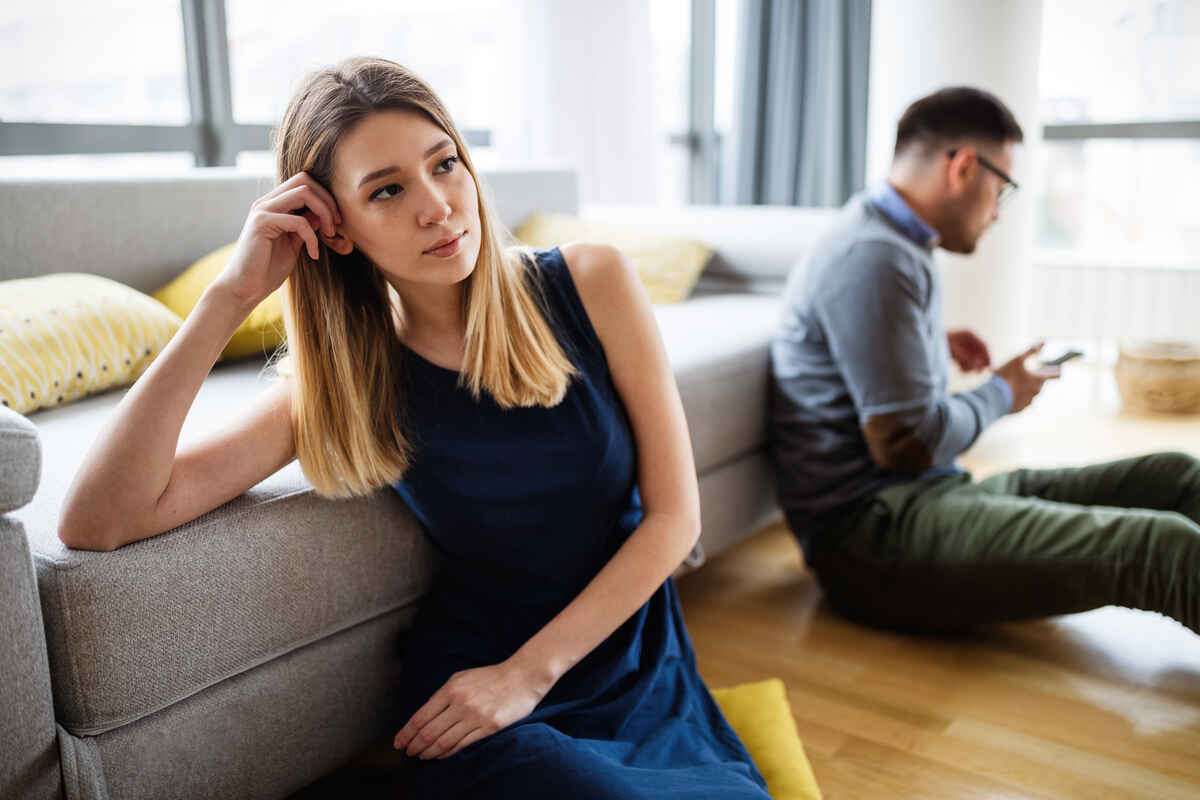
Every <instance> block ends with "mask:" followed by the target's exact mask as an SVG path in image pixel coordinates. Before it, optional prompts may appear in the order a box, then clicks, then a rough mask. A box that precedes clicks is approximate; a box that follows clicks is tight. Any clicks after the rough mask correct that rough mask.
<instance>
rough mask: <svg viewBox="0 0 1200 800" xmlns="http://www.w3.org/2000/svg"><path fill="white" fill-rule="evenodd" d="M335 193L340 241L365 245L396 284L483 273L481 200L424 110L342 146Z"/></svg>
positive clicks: (385, 118)
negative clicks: (479, 267) (478, 263)
mask: <svg viewBox="0 0 1200 800" xmlns="http://www.w3.org/2000/svg"><path fill="white" fill-rule="evenodd" d="M330 188H331V190H332V193H333V196H334V199H335V200H336V201H337V204H338V210H339V211H340V212H341V215H342V224H341V225H339V226H337V234H338V235H337V236H335V237H334V238H333V239H330V238H329V237H326V236H324V235H323V234H322V235H321V239H322V241H324V242H325V244H326V245H328V246H329V247H331V248H333V249H334V250H335V251H337V252H339V253H342V254H343V255H345V254H348V253H349V252H351V251H352V250H353V249H354V248H355V247H358V248H359V249H360V250H361V251H362V252H363V253H365V254H366V255H367V257H368V258H370V259H371V261H373V262H374V263H375V264H377V265H378V266H379V268H380V269H381V270H382V271H383V272H384V274H385V276H387V277H389V278H396V279H400V280H402V281H411V282H414V283H428V284H438V285H449V284H453V283H457V282H459V281H461V280H463V279H464V278H466V277H467V276H468V275H470V274H471V271H472V270H473V269H474V268H475V260H476V258H477V257H478V255H479V242H480V236H479V196H478V192H477V191H476V188H475V181H474V180H473V179H472V178H471V173H470V172H468V171H467V168H466V167H464V166H463V165H462V163H461V162H460V161H459V160H458V149H457V148H456V147H455V145H454V140H453V139H451V138H450V137H449V136H448V135H447V134H446V132H445V131H443V130H442V129H441V128H439V127H438V126H437V125H435V124H434V123H433V122H431V121H430V120H429V118H428V117H426V116H425V115H424V114H422V113H421V112H419V111H410V110H388V111H380V112H378V113H375V114H372V115H370V116H369V117H366V118H364V119H363V120H362V121H361V122H359V123H358V124H357V125H355V126H354V128H352V129H351V130H350V132H349V133H347V134H346V135H345V136H343V137H342V139H341V141H340V142H339V143H338V146H337V151H336V152H335V153H334V164H333V179H332V185H331V187H330Z"/></svg>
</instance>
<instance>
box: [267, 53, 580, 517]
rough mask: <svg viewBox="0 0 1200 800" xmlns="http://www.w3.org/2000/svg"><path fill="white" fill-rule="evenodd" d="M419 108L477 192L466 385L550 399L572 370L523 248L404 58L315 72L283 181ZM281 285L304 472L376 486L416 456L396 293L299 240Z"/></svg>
mask: <svg viewBox="0 0 1200 800" xmlns="http://www.w3.org/2000/svg"><path fill="white" fill-rule="evenodd" d="M389 109H406V110H417V111H421V112H423V113H424V114H425V115H426V116H428V117H429V119H430V120H431V121H433V122H434V124H436V125H437V126H438V127H440V128H441V129H442V130H443V131H445V132H446V134H447V135H448V136H449V137H450V138H451V139H452V140H453V141H454V145H455V147H457V148H458V156H459V161H460V163H461V165H462V166H463V167H465V168H466V169H467V171H468V172H469V173H470V174H471V177H472V179H473V180H474V181H475V186H476V189H477V190H478V191H477V194H478V196H479V223H480V231H479V233H480V246H479V257H478V259H477V260H476V262H475V269H474V271H473V272H472V273H471V275H470V276H469V277H467V279H466V280H465V282H464V283H465V290H464V292H463V311H464V313H465V315H466V321H467V325H466V353H465V356H464V358H463V364H462V369H461V371H460V373H459V385H460V386H463V387H466V388H467V389H468V390H469V391H470V392H471V394H472V395H473V396H474V397H475V399H476V400H478V399H479V398H480V396H481V395H482V394H483V393H484V392H487V393H488V394H489V395H490V396H491V397H492V399H493V400H494V401H495V403H496V404H497V405H498V406H500V407H501V408H513V407H516V406H523V407H529V406H535V405H540V406H546V407H550V406H555V405H557V404H558V403H559V402H561V400H562V398H563V396H564V394H565V393H566V390H567V385H568V383H569V382H570V380H571V378H572V377H574V376H575V375H577V374H578V371H577V369H576V368H575V366H574V365H573V364H572V363H571V361H570V359H569V358H568V357H567V355H566V354H565V353H564V351H563V349H562V347H561V346H560V344H559V343H558V341H557V339H556V338H555V337H554V333H553V331H552V330H551V328H550V325H549V323H548V322H547V320H546V318H545V316H544V315H543V312H542V311H541V310H540V308H539V305H538V302H537V300H536V298H535V294H536V293H537V291H538V289H539V284H538V282H537V280H536V275H534V273H533V267H532V260H531V252H530V251H529V250H528V248H520V247H513V246H507V247H506V246H505V244H506V243H507V242H508V241H510V237H509V234H508V232H507V231H506V230H505V229H504V227H503V225H502V224H501V223H500V221H499V219H498V218H497V217H496V215H495V212H494V211H493V210H492V208H491V204H490V202H489V201H488V199H487V197H486V193H485V191H484V190H483V188H484V187H482V186H481V185H480V182H479V177H478V175H477V174H476V172H475V168H474V167H473V166H472V164H471V158H470V154H469V153H468V152H467V148H466V143H465V142H464V141H463V139H462V136H460V135H459V132H458V129H457V128H456V127H455V125H454V122H453V121H452V120H451V119H450V115H449V113H448V112H447V111H446V109H445V107H444V106H443V105H442V102H441V100H439V99H438V97H437V95H435V94H434V93H433V90H432V89H431V88H430V87H429V86H428V85H427V84H426V83H425V82H424V81H422V80H421V79H420V78H419V77H417V76H416V75H415V74H413V73H412V72H411V71H409V70H408V69H406V68H405V67H403V66H401V65H399V64H397V63H395V62H393V61H388V60H387V59H383V58H374V57H365V56H360V57H354V58H349V59H346V60H344V61H342V62H341V63H339V64H336V65H334V66H331V67H327V68H324V69H321V70H318V71H316V72H313V73H311V74H309V75H307V76H306V77H305V78H304V80H303V82H302V83H301V85H300V87H299V88H298V90H297V92H296V94H295V96H294V97H293V98H292V101H291V102H290V103H289V104H288V107H287V110H286V111H285V112H284V115H283V120H282V122H281V123H280V126H279V129H278V132H277V134H276V138H275V145H274V146H275V149H276V152H277V157H278V170H277V172H278V174H277V178H278V180H279V182H280V183H282V182H283V181H285V180H287V179H289V178H290V177H292V176H293V175H295V174H297V173H298V172H301V171H304V172H307V173H308V174H309V175H311V176H312V177H313V178H314V179H315V180H316V181H317V182H318V183H320V184H321V185H322V186H324V187H325V188H326V189H329V188H330V183H331V178H332V168H333V157H334V151H335V148H336V147H337V144H338V141H339V140H340V139H341V138H342V136H344V135H345V134H346V133H347V132H348V131H349V130H350V129H351V128H352V127H353V126H354V125H356V124H357V123H359V122H361V121H362V120H363V119H364V118H366V117H368V116H370V115H371V114H373V113H376V112H378V111H384V110H389ZM298 259H299V260H298V263H297V264H296V267H295V269H294V270H293V271H292V273H291V275H289V276H288V279H287V280H286V281H285V282H284V284H283V287H282V292H281V297H282V301H283V322H284V328H285V330H286V334H287V338H286V341H285V343H284V344H283V345H281V346H280V349H279V350H278V351H276V354H275V358H278V361H276V367H277V370H278V372H279V374H280V375H283V376H285V377H289V378H292V379H294V385H293V387H292V412H291V413H292V430H293V432H294V436H295V444H296V455H297V457H298V458H299V460H300V466H301V469H302V470H303V471H304V474H305V476H306V477H307V478H308V480H309V482H310V483H312V485H313V487H314V489H315V490H316V492H317V493H318V494H319V495H321V496H324V497H329V498H346V497H354V496H359V495H363V494H367V493H369V492H371V491H373V490H375V489H378V488H380V487H383V486H386V485H389V484H391V483H394V482H395V481H397V480H399V479H400V478H401V477H403V475H404V473H405V472H406V471H407V470H408V468H409V465H410V464H411V460H412V446H411V444H410V442H409V438H408V436H407V434H406V431H405V423H404V406H405V402H404V401H405V393H406V391H407V388H408V387H407V386H405V384H404V380H403V372H402V369H401V367H402V365H403V364H404V360H405V358H406V353H405V351H404V349H403V348H402V347H401V345H400V340H399V336H398V328H399V326H400V325H401V324H402V323H403V308H402V307H401V302H400V297H399V295H398V294H397V293H396V291H395V289H393V288H392V286H391V285H390V284H389V283H388V281H387V280H386V279H385V278H384V276H383V274H382V272H381V271H380V270H379V269H378V268H377V267H376V266H375V264H374V263H372V262H371V260H370V259H369V258H368V257H367V256H366V255H365V254H364V253H362V252H361V251H360V250H359V249H358V248H355V249H354V250H353V251H351V252H350V253H349V254H348V255H345V256H343V255H340V254H339V253H336V252H334V251H333V250H331V249H329V248H328V247H325V246H324V244H322V246H321V248H320V252H319V257H318V258H317V259H315V260H314V259H313V258H312V257H311V256H309V255H308V250H307V248H304V247H301V248H300V251H299V254H298Z"/></svg>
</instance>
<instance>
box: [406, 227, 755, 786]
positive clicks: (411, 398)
mask: <svg viewBox="0 0 1200 800" xmlns="http://www.w3.org/2000/svg"><path fill="white" fill-rule="evenodd" d="M534 272H535V274H536V275H537V276H538V277H539V278H540V283H541V285H542V294H543V297H542V300H543V309H544V311H545V313H546V315H547V319H548V321H549V323H550V325H551V326H552V328H553V330H554V333H555V335H556V336H557V338H558V341H559V342H560V343H561V344H562V346H563V348H564V349H565V351H566V352H567V354H568V357H570V358H571V360H572V362H573V363H574V364H575V365H576V367H578V368H579V370H580V372H581V373H582V376H581V378H578V379H575V380H573V381H572V382H571V384H570V386H569V388H568V390H567V393H566V395H565V397H564V399H563V401H562V402H561V403H560V404H559V405H557V406H555V407H553V408H543V407H540V406H538V407H534V408H515V409H508V410H504V409H501V408H500V407H499V406H497V405H496V404H495V403H494V402H493V401H492V399H491V397H490V396H488V395H487V394H486V393H485V394H484V395H483V396H482V397H481V398H480V400H479V402H476V401H475V400H474V399H472V397H471V394H470V392H469V391H467V390H466V389H464V388H459V387H458V386H457V384H456V382H457V379H458V373H457V372H455V371H453V370H448V369H446V368H444V367H439V366H437V365H436V364H433V363H431V362H429V361H427V360H425V359H423V358H421V357H420V356H419V355H417V354H416V353H415V352H413V351H411V350H407V349H406V350H405V351H404V355H405V357H406V359H407V362H408V370H407V372H408V377H409V383H408V387H407V391H406V401H405V406H406V408H405V423H406V427H407V431H408V435H409V437H410V439H411V441H412V442H413V445H414V460H413V465H412V467H411V468H410V469H409V471H408V473H407V474H406V475H405V476H404V478H403V480H401V481H399V482H397V483H396V484H395V488H396V490H397V491H398V492H399V493H400V495H401V496H402V497H403V498H404V500H405V501H406V502H407V503H408V505H409V507H410V508H411V509H412V510H413V513H414V514H415V515H416V516H417V519H418V520H420V522H421V523H422V524H423V525H424V527H425V529H426V531H427V532H428V534H429V536H430V538H431V539H432V541H433V543H434V545H435V546H436V548H437V549H438V551H439V552H440V553H441V556H442V567H441V569H440V571H439V574H438V576H437V578H436V580H435V582H434V587H433V589H432V590H431V593H430V594H429V595H428V596H427V597H426V598H425V600H423V601H422V605H421V608H420V609H419V611H418V613H417V616H416V619H415V620H414V623H413V627H412V629H411V630H410V632H409V634H408V639H407V647H406V651H407V652H406V655H405V662H404V667H403V674H402V679H401V686H400V691H401V693H402V694H401V698H400V708H401V709H402V713H403V717H402V719H401V720H400V722H401V724H403V722H404V721H407V719H408V718H409V717H410V716H411V715H412V714H413V713H415V712H416V711H417V709H419V708H420V707H421V706H422V705H424V704H425V702H426V701H427V700H428V699H429V698H430V697H431V696H432V695H433V693H434V692H436V691H437V690H438V689H439V688H441V686H442V685H443V684H444V683H445V682H446V681H447V680H448V679H449V678H450V676H451V675H452V674H454V673H455V672H457V671H459V670H464V669H470V668H473V667H482V666H488V665H492V664H497V663H499V662H501V661H503V660H504V659H506V658H508V657H509V656H511V655H512V654H513V653H514V652H516V650H517V649H518V648H520V647H521V645H522V644H524V643H525V641H526V640H528V639H529V638H530V637H532V636H533V635H534V634H535V633H537V632H538V631H539V630H540V629H541V628H542V627H543V626H544V625H545V624H546V623H547V622H549V621H550V620H551V619H552V618H553V617H554V616H555V615H556V614H558V613H559V612H560V611H561V610H562V609H563V608H564V607H565V606H566V605H567V604H568V603H570V602H571V601H572V600H573V599H574V598H575V597H576V596H577V595H578V594H579V593H580V592H581V591H583V589H584V587H585V586H587V584H588V582H589V581H590V580H591V579H592V578H593V577H594V576H595V575H596V573H597V572H599V571H600V570H601V568H603V567H604V565H605V564H606V563H607V562H608V561H609V559H611V558H612V556H613V555H614V554H615V553H616V552H617V550H618V548H620V546H621V545H622V544H623V543H624V542H625V540H626V539H627V538H628V537H629V535H630V534H631V533H632V532H633V530H634V529H635V528H636V527H637V526H638V524H639V523H640V522H641V519H642V508H641V500H640V498H639V495H638V488H637V469H636V467H637V464H636V453H635V449H634V439H633V433H632V430H631V428H630V424H629V419H628V417H627V415H626V411H625V407H624V405H623V404H622V403H621V400H620V397H619V396H618V394H617V392H616V389H615V387H614V386H613V383H612V379H611V376H610V374H609V371H608V364H607V361H606V360H605V357H604V352H603V349H602V347H601V344H600V341H599V339H598V338H597V337H596V333H595V330H594V329H593V328H592V326H591V323H590V321H589V320H588V317H587V313H586V311H585V310H584V306H583V303H582V302H581V300H580V299H579V295H578V293H577V292H576V289H575V284H574V281H573V280H572V279H571V275H570V272H569V270H568V268H567V265H566V262H565V261H564V260H563V257H562V253H561V252H560V251H559V250H558V248H554V249H551V250H546V251H539V252H538V253H537V259H536V264H535V265H534ZM404 761H405V765H406V767H407V770H408V775H409V778H410V780H409V784H410V786H411V789H410V791H411V793H412V794H411V796H413V797H418V798H443V797H445V798H450V797H462V798H468V797H469V798H521V800H528V799H529V798H538V797H548V798H549V797H553V798H568V800H589V799H590V798H625V799H629V798H654V800H664V799H665V798H682V797H688V798H696V797H719V798H766V797H767V796H768V795H767V793H766V790H765V783H764V781H763V779H762V776H761V775H760V774H759V772H758V770H757V769H756V768H755V766H754V764H753V762H752V761H751V759H750V756H749V754H748V753H747V752H746V749H745V747H744V746H743V745H742V743H741V741H740V740H739V739H738V737H737V734H735V733H734V731H733V729H732V728H730V727H729V723H728V722H726V720H725V717H724V716H723V715H722V714H721V711H720V709H719V708H718V707H717V705H716V703H715V702H714V701H713V699H712V696H711V695H710V694H709V692H708V690H707V688H706V687H705V685H704V683H703V682H702V681H701V679H700V676H699V674H698V673H697V671H696V662H695V654H694V653H693V651H692V644H691V640H690V639H689V637H688V634H687V631H686V629H685V628H684V624H683V617H682V615H681V613H680V609H679V601H678V597H677V595H676V592H675V584H674V581H673V580H671V579H670V578H668V579H667V580H666V581H665V582H664V583H663V584H662V586H660V587H659V588H658V590H657V591H655V593H654V594H653V596H651V597H650V599H649V600H648V601H647V602H646V604H645V605H644V606H642V607H641V608H640V609H639V610H638V611H637V612H636V613H635V614H634V615H633V616H632V617H631V618H630V619H629V620H628V621H626V622H625V623H624V624H622V625H621V626H620V627H619V628H618V629H617V630H616V631H615V632H613V634H612V635H611V636H609V637H608V638H607V639H605V640H604V641H603V642H602V643H601V644H600V645H598V646H597V647H596V648H595V649H594V650H593V651H592V652H591V653H589V654H588V655H587V656H586V657H585V658H583V659H582V660H581V661H580V662H579V663H577V664H576V665H575V666H574V667H573V668H572V669H571V670H569V671H568V672H566V673H565V674H564V675H563V676H562V678H560V679H559V681H558V683H556V684H555V685H554V687H553V688H552V689H551V690H550V692H549V693H547V694H546V696H545V697H544V698H543V699H542V702H541V703H540V704H539V705H538V706H537V707H536V708H535V709H534V710H533V712H532V713H531V714H529V715H528V716H527V717H525V718H524V719H522V720H520V721H518V722H516V723H514V724H512V725H510V726H508V727H507V728H504V729H502V730H500V731H498V732H496V733H494V734H492V735H491V736H487V737H484V738H483V739H480V740H478V741H476V742H473V743H472V744H470V745H468V746H467V747H464V748H463V749H462V750H460V751H459V752H458V753H456V754H455V755H453V756H450V757H448V758H444V759H440V760H439V759H430V760H427V761H421V760H419V759H413V758H406V759H404Z"/></svg>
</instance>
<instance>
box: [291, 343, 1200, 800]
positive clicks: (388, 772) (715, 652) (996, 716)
mask: <svg viewBox="0 0 1200 800" xmlns="http://www.w3.org/2000/svg"><path fill="white" fill-rule="evenodd" d="M1165 449H1179V450H1186V451H1188V452H1191V453H1193V454H1196V455H1200V418H1197V417H1135V416H1131V415H1127V414H1123V413H1121V412H1120V409H1119V402H1118V400H1117V395H1116V389H1115V385H1114V384H1113V383H1112V378H1111V373H1110V372H1108V371H1107V370H1103V369H1098V368H1095V367H1091V366H1088V365H1086V364H1072V365H1069V366H1068V367H1067V368H1066V370H1065V372H1064V377H1063V380H1062V381H1061V382H1059V383H1056V384H1050V385H1048V386H1047V388H1046V390H1045V391H1044V392H1043V395H1042V396H1041V397H1039V398H1038V400H1037V401H1036V402H1035V405H1034V406H1033V407H1031V408H1030V409H1029V410H1028V411H1026V412H1025V413H1023V414H1020V415H1016V416H1012V417H1006V418H1005V419H1003V420H1001V421H1000V422H998V423H997V424H996V425H995V426H993V427H992V428H991V429H989V430H988V431H987V432H986V433H985V434H984V436H983V437H981V439H980V440H979V441H978V442H977V443H976V445H975V446H974V447H973V448H972V449H971V450H970V451H969V452H968V453H966V454H964V457H963V458H962V459H961V463H962V464H963V466H965V467H966V468H968V469H970V470H971V471H972V472H974V473H975V474H976V476H977V477H985V476H987V475H989V474H992V473H994V472H997V471H1000V470H1004V469H1010V468H1015V467H1017V466H1034V467H1038V466H1065V465H1071V464H1084V463H1092V462H1097V461H1102V460H1107V459H1111V458H1118V457H1122V456H1127V455H1134V454H1138V453H1144V452H1150V451H1154V450H1165ZM678 587H679V591H680V597H681V599H682V604H683V609H684V614H685V617H686V620H687V625H688V629H689V631H690V632H691V635H692V639H693V642H694V644H695V647H696V653H697V659H698V662H699V667H700V672H701V674H702V675H703V676H704V679H705V681H706V682H707V683H708V684H709V686H711V687H714V688H715V687H720V686H730V685H733V684H736V683H741V682H744V681H752V680H760V679H762V678H766V677H779V678H782V679H783V680H784V681H785V682H786V684H787V687H788V697H789V699H790V701H791V706H792V712H793V715H794V717H795V720H796V725H797V727H798V729H799V731H800V735H801V737H802V738H803V740H804V745H805V748H806V750H807V752H808V756H809V759H810V760H811V761H812V764H813V769H814V771H815V773H816V776H817V780H818V782H819V783H820V785H821V788H822V790H823V792H824V794H825V797H826V798H827V800H842V799H843V798H844V799H846V800H851V799H853V800H859V799H862V800H871V799H872V798H938V799H939V800H943V799H948V798H1018V797H1019V798H1026V797H1049V798H1088V800H1091V799H1092V798H1104V799H1105V800H1108V799H1109V798H1111V799H1112V800H1117V799H1118V798H1156V799H1157V798H1163V799H1164V800H1165V799H1166V798H1200V636H1196V635H1194V634H1192V633H1191V632H1190V631H1188V630H1187V629H1185V628H1184V627H1183V626H1181V625H1179V624H1177V623H1176V622H1174V621H1172V620H1169V619H1166V618H1164V617H1161V616H1158V615H1155V614H1150V613H1147V612H1139V611H1131V610H1127V609H1120V608H1113V607H1109V608H1103V609H1098V610H1096V611H1091V612H1088V613H1085V614H1075V615H1071V616H1066V617H1058V618H1053V619H1047V620H1044V621H1038V622H1030V623H1021V624H1009V625H1000V626H995V627H992V628H989V629H986V630H981V631H979V632H978V633H976V634H974V635H972V636H970V637H965V638H955V639H937V638H927V637H916V636H904V635H899V634H891V633H885V632H881V631H875V630H871V629H868V628H864V627H860V626H857V625H854V624H852V623H850V622H847V621H845V620H843V619H841V618H839V617H838V616H837V615H835V614H834V613H833V612H831V611H830V610H829V608H828V607H827V606H826V605H825V603H824V602H823V601H822V598H821V591H820V588H819V587H818V586H817V585H816V582H815V581H814V579H813V577H812V575H811V574H810V573H809V572H808V571H807V570H806V569H805V568H804V566H803V564H802V561H801V558H800V554H799V550H798V548H797V547H796V545H795V543H794V542H793V540H792V538H791V535H790V534H789V533H788V532H787V531H786V530H785V529H784V528H783V526H782V525H774V526H771V527H769V528H767V529H765V530H763V531H760V532H758V533H757V534H755V535H754V536H751V537H750V538H749V539H747V540H745V541H743V542H742V543H741V544H739V545H737V546H735V547H733V548H731V549H730V550H727V551H726V552H724V553H721V554H720V555H718V556H716V557H715V558H713V559H711V560H710V561H709V562H708V563H707V564H706V565H705V566H704V567H703V568H701V569H700V570H698V571H696V572H694V573H691V574H688V575H685V576H683V577H682V578H680V579H679V580H678ZM389 739H390V737H389ZM393 762H394V755H393V754H392V752H391V748H390V745H389V744H388V743H387V742H380V743H379V745H378V746H377V747H375V748H373V749H372V750H370V751H369V752H367V753H364V754H363V756H362V757H360V758H359V759H358V760H357V761H356V762H355V763H354V764H352V765H349V766H348V767H347V768H345V769H343V770H341V771H339V772H338V773H335V774H334V775H332V776H329V777H328V778H327V779H325V780H323V781H321V782H319V784H317V785H314V786H313V787H311V788H310V790H307V791H305V792H302V793H300V794H298V795H295V797H297V798H304V799H305V800H312V799H313V798H316V797H345V796H357V797H399V796H402V794H401V792H400V787H399V786H398V785H397V783H396V782H395V780H394V770H393Z"/></svg>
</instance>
